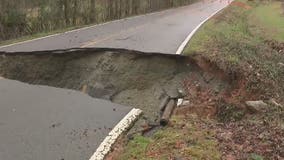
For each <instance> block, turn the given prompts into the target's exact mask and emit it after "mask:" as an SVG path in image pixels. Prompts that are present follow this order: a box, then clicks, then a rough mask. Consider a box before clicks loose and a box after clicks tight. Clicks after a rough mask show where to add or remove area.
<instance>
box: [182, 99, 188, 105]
mask: <svg viewBox="0 0 284 160" xmlns="http://www.w3.org/2000/svg"><path fill="white" fill-rule="evenodd" d="M189 104H190V101H189V100H184V101H182V104H181V105H182V106H188V105H189Z"/></svg>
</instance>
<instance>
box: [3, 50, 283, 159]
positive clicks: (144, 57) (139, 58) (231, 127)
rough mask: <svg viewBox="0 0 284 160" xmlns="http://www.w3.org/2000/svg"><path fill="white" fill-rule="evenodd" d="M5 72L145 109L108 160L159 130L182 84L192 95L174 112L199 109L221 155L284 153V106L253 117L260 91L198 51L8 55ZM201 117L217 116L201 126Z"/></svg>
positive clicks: (277, 156)
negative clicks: (163, 110) (162, 110)
mask: <svg viewBox="0 0 284 160" xmlns="http://www.w3.org/2000/svg"><path fill="white" fill-rule="evenodd" d="M0 77H5V78H9V79H16V80H20V81H23V82H27V83H31V84H40V85H49V86H54V87H60V88H69V89H75V90H80V91H82V92H84V93H87V94H89V95H90V96H93V97H96V98H104V99H107V100H110V101H113V102H115V103H119V104H123V105H127V106H132V107H136V108H140V109H142V110H143V112H144V116H143V117H142V118H141V119H140V120H139V121H138V123H137V124H136V125H135V127H134V128H133V129H132V130H131V131H130V132H129V135H128V137H121V138H120V140H119V141H118V143H117V144H116V145H115V146H114V148H113V152H112V153H111V154H109V157H108V159H109V160H111V159H116V157H117V156H118V155H121V154H122V153H123V152H124V150H123V149H122V148H121V146H125V145H124V144H126V143H127V141H128V139H127V138H129V139H131V136H132V135H133V133H137V131H141V132H143V131H145V130H147V131H151V128H155V127H156V124H158V120H159V107H158V106H159V104H160V102H161V100H162V98H163V96H164V95H165V94H168V95H172V94H174V93H175V92H176V90H177V89H183V90H184V91H185V92H186V97H185V100H184V104H183V105H182V106H181V107H179V108H177V109H176V110H175V112H174V114H175V115H177V116H185V119H188V118H186V117H190V116H189V115H192V114H197V115H198V116H199V118H201V120H198V121H196V122H194V123H196V124H199V125H200V126H202V128H203V129H204V130H210V131H214V132H215V133H216V134H214V135H213V136H212V137H211V138H214V139H216V140H217V141H218V147H219V150H220V152H221V153H222V159H228V160H231V159H246V158H249V157H250V156H254V154H256V156H258V155H261V156H263V157H272V158H271V159H281V158H283V157H284V155H283V151H282V150H281V148H283V147H284V146H283V142H284V140H283V137H284V135H283V134H284V132H283V126H282V124H283V123H282V122H284V120H283V117H284V116H283V108H279V107H277V106H273V105H270V106H269V107H268V108H266V110H265V111H264V112H262V113H258V114H251V113H250V112H248V110H247V109H246V107H245V105H244V103H245V101H247V100H258V99H259V98H261V94H258V92H254V93H251V92H247V89H246V85H247V84H246V83H247V81H246V80H245V79H243V78H242V77H241V76H239V75H238V74H237V73H226V72H223V71H222V70H220V69H219V68H218V67H217V65H215V64H212V63H211V62H210V61H208V60H206V59H204V58H203V57H201V56H198V55H197V56H192V57H186V56H179V55H165V54H158V53H141V52H136V51H128V50H105V49H78V50H76V49H75V50H67V51H50V52H37V53H9V54H5V53H2V54H1V58H0ZM199 118H198V119H199ZM189 119H191V120H192V118H189ZM202 119H211V120H210V123H203V120H202ZM185 121H186V120H185ZM172 125H173V124H170V125H169V126H170V127H173V128H176V127H175V126H172ZM149 126H154V127H150V129H149ZM154 132H155V131H154ZM177 132H178V131H177ZM183 132H184V131H183ZM143 133H145V132H143ZM184 134H187V133H184ZM150 136H151V134H150ZM259 136H261V137H259ZM272 137H275V138H272ZM185 147H186V146H185ZM161 154H162V153H161ZM157 156H158V155H157ZM158 157H159V156H158Z"/></svg>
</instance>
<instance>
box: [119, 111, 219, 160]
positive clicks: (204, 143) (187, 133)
mask: <svg viewBox="0 0 284 160" xmlns="http://www.w3.org/2000/svg"><path fill="white" fill-rule="evenodd" d="M171 121H172V125H171V126H169V127H166V128H164V129H161V130H159V131H157V132H156V133H155V134H154V135H153V136H152V137H149V138H145V137H142V136H136V137H135V138H134V140H131V141H130V142H129V143H128V144H127V146H126V147H125V149H124V152H123V154H122V155H121V156H120V157H119V158H118V159H120V160H125V159H139V160H152V159H153V160H156V159H160V160H163V159H165V160H168V159H169V158H170V157H173V156H174V157H182V158H185V159H192V160H199V159H211V160H219V159H220V157H221V153H220V152H219V150H218V147H217V140H216V139H214V138H213V135H214V133H212V132H211V131H209V130H205V129H201V128H200V127H199V126H198V123H201V122H199V121H198V118H197V117H196V116H191V117H186V118H184V117H177V116H174V117H172V120H171ZM181 126H183V127H181Z"/></svg>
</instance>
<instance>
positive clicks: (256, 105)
mask: <svg viewBox="0 0 284 160" xmlns="http://www.w3.org/2000/svg"><path fill="white" fill-rule="evenodd" d="M267 106H268V105H267V104H266V103H264V102H263V101H262V100H259V101H246V107H247V109H248V110H250V111H252V112H254V113H255V112H261V111H262V110H264V109H265V108H266V107H267Z"/></svg>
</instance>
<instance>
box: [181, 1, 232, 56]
mask: <svg viewBox="0 0 284 160" xmlns="http://www.w3.org/2000/svg"><path fill="white" fill-rule="evenodd" d="M230 3H232V1H230V2H229V3H228V5H230ZM228 5H226V6H224V7H223V8H221V9H219V10H217V11H216V12H214V13H213V14H211V15H210V16H209V17H207V18H206V19H205V20H204V21H202V22H201V23H200V24H199V25H198V26H197V27H196V28H195V29H194V30H193V31H192V32H191V33H190V34H189V35H188V36H187V37H186V39H185V40H184V41H183V42H182V44H181V45H180V46H179V48H178V50H177V51H176V54H182V52H183V50H184V48H185V47H186V45H187V44H188V42H189V41H190V40H191V38H192V37H193V35H194V34H195V33H196V32H197V31H198V29H199V28H200V27H201V26H202V25H203V24H204V23H206V22H207V21H208V20H209V19H211V18H212V17H213V16H214V15H216V14H217V13H219V12H220V11H221V10H223V9H224V8H226V7H227V6H228Z"/></svg>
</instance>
